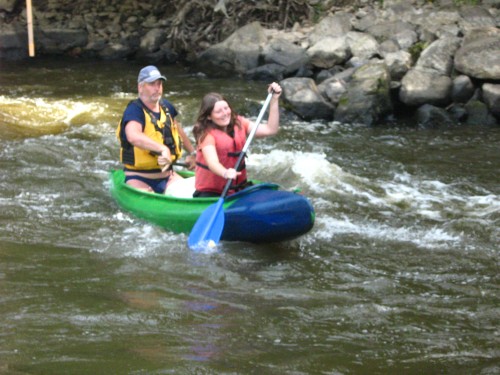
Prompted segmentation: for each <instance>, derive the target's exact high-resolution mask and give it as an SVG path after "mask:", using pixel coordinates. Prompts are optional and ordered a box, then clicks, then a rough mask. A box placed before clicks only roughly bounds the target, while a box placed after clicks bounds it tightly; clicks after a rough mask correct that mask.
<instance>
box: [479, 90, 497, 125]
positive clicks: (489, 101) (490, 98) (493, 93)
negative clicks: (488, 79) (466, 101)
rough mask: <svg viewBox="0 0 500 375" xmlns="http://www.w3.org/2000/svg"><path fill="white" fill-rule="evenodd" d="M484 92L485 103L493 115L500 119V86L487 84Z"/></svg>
mask: <svg viewBox="0 0 500 375" xmlns="http://www.w3.org/2000/svg"><path fill="white" fill-rule="evenodd" d="M482 90H483V99H484V102H485V103H486V105H487V106H488V108H489V110H490V111H491V113H492V114H493V115H494V116H495V117H496V118H497V119H500V84H493V83H485V84H484V85H483V87H482Z"/></svg>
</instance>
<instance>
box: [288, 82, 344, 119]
mask: <svg viewBox="0 0 500 375" xmlns="http://www.w3.org/2000/svg"><path fill="white" fill-rule="evenodd" d="M280 85H281V87H282V88H283V96H282V98H283V101H284V102H285V106H287V107H289V108H290V109H291V110H292V111H293V112H294V113H295V114H297V115H298V116H300V117H301V118H302V119H304V120H313V119H324V120H331V119H332V118H333V111H334V106H333V105H332V104H331V103H328V102H327V101H326V100H325V99H324V98H323V96H322V95H321V93H320V92H319V90H318V87H317V86H316V83H315V82H314V80H313V79H311V78H297V77H293V78H287V79H284V80H283V81H281V82H280Z"/></svg>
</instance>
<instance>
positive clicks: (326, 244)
mask: <svg viewBox="0 0 500 375" xmlns="http://www.w3.org/2000/svg"><path fill="white" fill-rule="evenodd" d="M0 68H1V70H0V139H1V142H2V147H1V148H0V166H1V169H2V172H1V178H0V188H1V190H0V212H1V213H0V374H195V373H196V374H335V375H338V374H437V373H439V374H498V373H499V372H500V328H499V327H500V307H499V306H500V296H499V286H500V283H499V249H498V247H499V243H500V229H499V222H500V199H499V198H500V187H499V176H500V147H499V145H500V128H499V127H485V126H480V125H478V126H467V127H466V126H462V127H461V126H456V127H452V128H442V129H432V130H422V129H417V128H414V127H408V126H395V125H391V126H389V125H388V126H381V127H364V126H355V125H349V124H338V123H334V122H331V123H325V122H302V121H298V120H296V119H293V117H291V116H288V117H287V116H284V117H283V118H282V122H281V130H280V133H279V134H278V135H277V136H275V137H273V138H266V139H255V140H254V142H253V143H252V146H251V147H250V150H249V151H250V152H249V158H248V168H249V171H250V175H251V176H252V177H255V178H258V179H261V180H267V181H271V182H276V183H279V184H281V185H283V186H284V187H285V188H287V189H288V188H289V189H294V188H301V189H302V191H303V193H304V194H305V195H306V196H307V197H309V199H310V200H311V203H312V204H313V206H314V207H315V210H316V223H315V226H314V228H313V229H312V230H311V231H310V232H309V233H307V234H306V235H304V236H302V237H300V238H298V239H296V240H294V241H290V242H286V243H274V244H265V245H253V244H248V243H234V242H223V243H221V246H220V251H218V252H216V253H212V254H199V253H193V252H192V251H190V250H189V248H188V247H187V236H186V235H184V234H173V233H170V232H167V231H164V230H162V229H160V228H157V227H155V226H152V225H150V224H148V223H146V222H143V221H141V220H139V219H136V218H134V217H133V216H131V215H130V214H128V213H125V212H123V211H121V210H120V209H119V207H118V206H117V205H116V204H115V202H114V201H113V200H112V199H111V197H110V194H109V191H108V190H109V181H108V173H109V171H110V170H111V169H116V168H120V165H119V163H118V143H117V141H116V138H115V133H114V132H115V128H116V125H117V123H118V121H119V119H120V116H121V113H122V111H123V109H124V107H125V105H126V104H127V103H128V101H129V100H131V99H133V98H135V96H136V77H137V73H138V71H139V69H140V68H141V66H140V65H138V64H137V63H133V62H88V61H83V60H65V59H56V58H52V59H43V58H34V59H32V60H30V61H24V62H15V63H14V62H1V63H0ZM161 71H162V73H164V74H166V75H167V78H168V81H167V83H166V85H165V94H166V96H167V97H168V98H169V99H171V100H172V101H173V102H174V104H175V105H176V106H177V108H178V110H179V112H180V113H181V116H180V120H181V122H182V123H183V124H184V127H185V128H186V130H187V132H188V134H191V129H192V126H191V125H192V122H193V120H194V118H195V115H196V111H197V109H198V105H199V101H200V99H201V96H202V95H203V94H204V93H206V92H208V91H219V92H222V93H223V94H225V95H226V96H227V97H229V98H231V100H232V101H233V104H234V106H235V107H236V108H237V109H238V110H239V111H240V112H241V113H242V114H244V115H247V116H250V117H253V118H255V117H256V116H257V114H258V110H259V108H260V105H262V103H263V101H264V99H265V97H266V95H267V92H266V85H265V83H261V82H245V81H243V80H238V79H207V78H204V77H203V76H199V75H196V74H189V73H188V72H187V71H186V70H185V69H183V68H182V67H172V66H166V67H163V66H162V67H161ZM265 118H266V117H264V119H265ZM249 230H251V228H249Z"/></svg>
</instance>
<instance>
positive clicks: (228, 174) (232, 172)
mask: <svg viewBox="0 0 500 375" xmlns="http://www.w3.org/2000/svg"><path fill="white" fill-rule="evenodd" d="M240 174H241V172H236V169H234V168H228V169H226V171H225V172H224V176H223V177H224V178H225V179H226V180H234V179H235V178H236V177H237V176H239V175H240Z"/></svg>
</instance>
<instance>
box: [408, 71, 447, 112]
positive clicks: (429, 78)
mask: <svg viewBox="0 0 500 375" xmlns="http://www.w3.org/2000/svg"><path fill="white" fill-rule="evenodd" d="M451 87H452V80H451V78H450V77H448V76H444V75H442V74H440V73H437V72H436V71H435V70H432V69H411V70H410V71H409V72H408V73H407V74H406V75H405V76H404V77H403V80H402V81H401V89H400V91H399V99H400V100H401V101H402V102H403V103H405V104H407V105H410V106H421V105H423V104H426V103H427V104H432V105H438V106H439V105H446V104H448V103H449V102H450V101H451Z"/></svg>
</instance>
